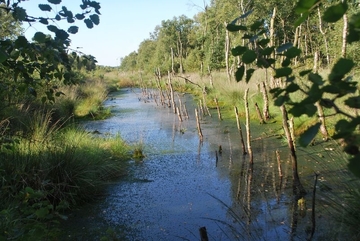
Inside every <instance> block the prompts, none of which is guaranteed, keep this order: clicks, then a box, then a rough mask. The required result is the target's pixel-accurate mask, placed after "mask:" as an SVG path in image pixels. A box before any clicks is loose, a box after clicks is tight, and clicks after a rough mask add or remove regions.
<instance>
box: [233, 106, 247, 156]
mask: <svg viewBox="0 0 360 241" xmlns="http://www.w3.org/2000/svg"><path fill="white" fill-rule="evenodd" d="M234 110H235V116H236V124H237V128H238V130H239V134H240V141H241V147H242V152H243V155H246V150H245V143H244V137H243V134H242V130H241V124H240V118H239V112H238V108H237V107H236V106H234Z"/></svg>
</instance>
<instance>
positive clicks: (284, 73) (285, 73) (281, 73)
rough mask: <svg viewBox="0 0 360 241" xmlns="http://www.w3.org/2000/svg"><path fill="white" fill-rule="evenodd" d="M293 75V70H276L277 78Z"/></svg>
mask: <svg viewBox="0 0 360 241" xmlns="http://www.w3.org/2000/svg"><path fill="white" fill-rule="evenodd" d="M291 73H292V69H291V68H289V67H284V68H280V69H275V78H280V77H284V76H289V75H291Z"/></svg>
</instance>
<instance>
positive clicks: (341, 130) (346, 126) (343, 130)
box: [333, 119, 356, 139]
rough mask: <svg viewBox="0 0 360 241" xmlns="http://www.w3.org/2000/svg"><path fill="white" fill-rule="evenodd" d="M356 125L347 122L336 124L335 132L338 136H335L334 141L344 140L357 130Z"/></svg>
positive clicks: (342, 121)
mask: <svg viewBox="0 0 360 241" xmlns="http://www.w3.org/2000/svg"><path fill="white" fill-rule="evenodd" d="M355 127H356V125H355V126H354V125H351V123H350V122H349V121H347V120H344V119H342V120H339V121H338V122H337V123H336V124H335V132H336V134H335V135H334V136H333V137H334V139H339V138H344V137H346V136H348V135H349V134H351V133H352V132H353V131H354V130H355Z"/></svg>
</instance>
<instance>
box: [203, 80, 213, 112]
mask: <svg viewBox="0 0 360 241" xmlns="http://www.w3.org/2000/svg"><path fill="white" fill-rule="evenodd" d="M202 93H203V102H204V108H205V110H206V112H207V114H208V115H209V116H210V117H211V113H210V110H209V107H208V106H207V104H206V87H204V88H203V92H202Z"/></svg>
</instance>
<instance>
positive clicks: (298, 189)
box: [280, 105, 306, 198]
mask: <svg viewBox="0 0 360 241" xmlns="http://www.w3.org/2000/svg"><path fill="white" fill-rule="evenodd" d="M280 110H281V113H282V124H283V128H284V132H285V136H286V139H287V143H288V147H289V150H290V157H291V163H292V172H293V187H294V194H295V195H296V196H297V197H298V198H300V197H301V196H303V195H305V194H306V191H305V189H304V187H303V186H302V184H301V182H300V178H299V173H298V163H297V157H296V152H295V147H294V142H293V140H292V137H291V133H290V129H289V126H288V121H289V118H288V114H287V111H286V108H285V106H284V105H282V106H280Z"/></svg>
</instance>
